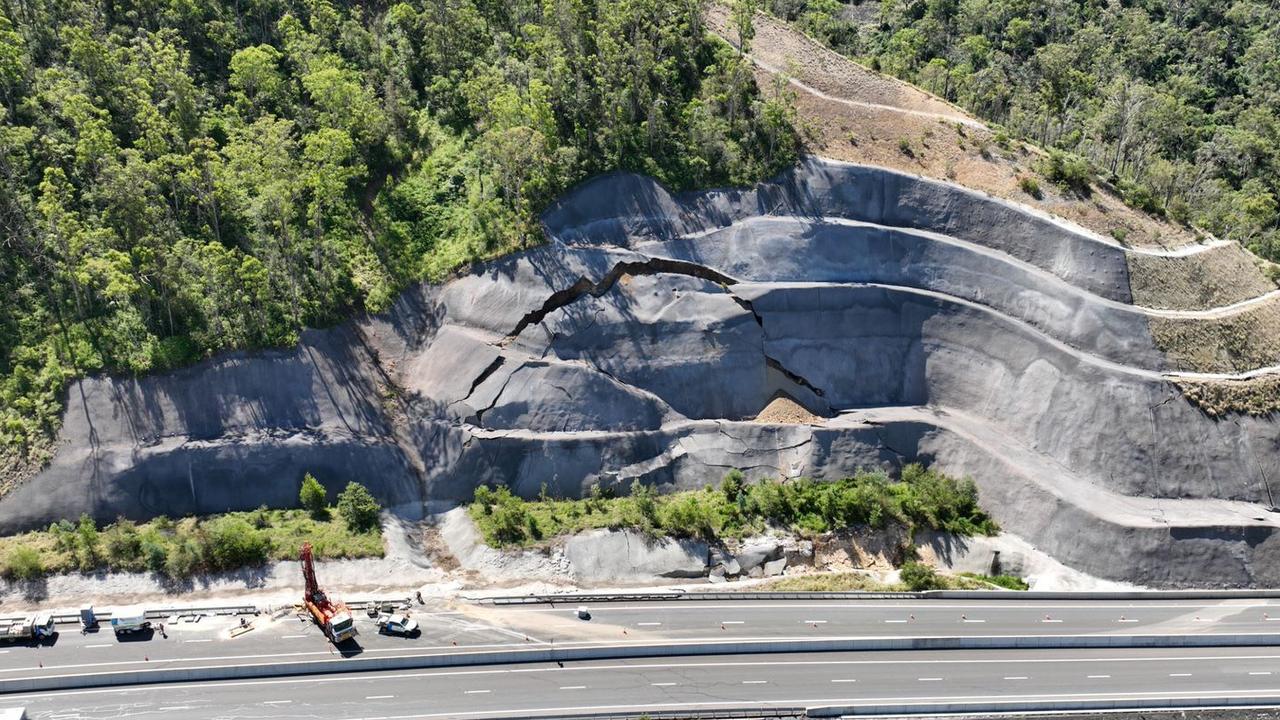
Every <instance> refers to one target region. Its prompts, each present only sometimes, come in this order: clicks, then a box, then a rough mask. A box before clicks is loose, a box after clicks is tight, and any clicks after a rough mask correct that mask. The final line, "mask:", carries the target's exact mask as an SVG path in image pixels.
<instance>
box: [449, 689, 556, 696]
mask: <svg viewBox="0 0 1280 720" xmlns="http://www.w3.org/2000/svg"><path fill="white" fill-rule="evenodd" d="M560 689H561V690H563V689H564V688H560ZM490 692H493V691H492V690H467V691H464V692H463V693H462V694H463V695H484V694H485V693H490Z"/></svg>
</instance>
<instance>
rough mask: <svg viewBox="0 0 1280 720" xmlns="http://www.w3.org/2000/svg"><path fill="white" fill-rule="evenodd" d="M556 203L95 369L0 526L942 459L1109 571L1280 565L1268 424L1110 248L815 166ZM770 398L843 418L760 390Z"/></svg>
mask: <svg viewBox="0 0 1280 720" xmlns="http://www.w3.org/2000/svg"><path fill="white" fill-rule="evenodd" d="M543 220H544V226H545V228H546V231H547V234H548V236H549V238H550V240H551V242H550V243H549V244H548V245H546V246H543V247H540V248H536V249H533V250H530V251H527V252H524V253H520V254H517V255H514V256H511V257H507V258H504V259H501V260H498V261H494V262H492V263H488V264H485V265H483V266H481V267H477V268H475V269H474V270H473V271H472V272H470V273H468V274H466V275H464V276H462V277H459V278H457V279H455V280H453V281H451V282H449V283H446V284H444V285H441V286H422V287H420V288H417V289H415V290H414V291H412V292H409V293H406V294H405V296H404V297H402V298H401V299H400V301H399V302H398V303H397V305H396V307H395V308H394V309H393V311H392V312H390V313H387V314H385V315H380V316H374V317H368V318H363V319H360V320H358V321H355V322H352V323H350V324H348V325H347V326H344V327H342V328H338V329H335V330H332V331H326V332H314V333H308V334H307V336H306V337H305V338H304V342H303V343H302V345H301V346H300V347H299V348H298V349H296V350H294V351H282V352H276V353H268V354H262V355H258V356H246V355H232V356H227V357H224V358H219V359H216V360H214V361H211V362H209V363H207V364H205V365H203V366H201V367H199V368H192V369H189V370H185V371H182V372H179V373H170V374H166V375H157V376H153V377H148V378H141V379H136V380H123V379H108V378H94V379H90V380H86V381H84V382H82V383H80V384H78V385H77V386H75V387H73V390H72V393H71V396H70V398H69V409H68V413H67V418H66V421H65V424H64V431H63V435H62V448H61V450H60V452H59V453H58V455H57V457H56V458H55V460H54V462H53V464H52V465H51V466H50V467H49V468H48V469H46V470H45V471H44V472H42V473H41V474H40V475H38V476H37V477H35V478H34V479H32V480H31V481H29V482H27V483H26V484H24V485H23V486H21V487H19V488H18V489H17V490H15V491H13V492H12V493H10V494H9V495H8V496H7V497H6V498H4V499H3V500H2V501H0V528H4V529H14V528H18V527H26V526H32V525H40V524H44V523H47V522H48V520H49V519H50V518H52V517H61V516H65V515H75V514H78V513H79V512H81V511H84V512H90V513H93V514H95V515H98V516H99V517H104V518H111V517H114V516H116V515H118V514H125V515H148V514H157V513H162V512H163V513H168V514H171V515H173V514H182V513H188V512H210V511H216V510H225V509H228V508H231V507H235V508H252V507H254V506H256V505H257V504H259V503H262V502H267V503H270V504H291V503H292V502H294V498H295V497H296V493H297V484H296V483H297V480H298V479H299V478H300V476H301V474H302V472H303V471H306V470H311V471H313V472H315V473H316V474H317V475H318V476H319V477H320V478H321V479H322V480H326V481H329V482H331V483H333V484H335V485H337V484H341V483H342V482H345V481H346V480H348V479H360V480H362V481H365V482H367V483H369V484H370V485H371V486H372V487H373V488H374V489H375V491H376V492H378V493H379V494H380V495H381V496H382V497H383V498H384V500H385V501H387V502H388V503H389V504H393V505H394V504H401V505H404V506H405V507H406V508H415V507H417V508H420V507H421V503H422V502H423V501H424V500H431V501H442V500H443V501H449V500H453V501H459V500H467V499H469V498H470V497H471V495H472V492H473V490H474V488H475V486H476V485H478V484H480V483H505V484H508V485H510V486H511V487H512V489H513V490H514V491H516V492H518V493H521V494H524V495H526V496H533V495H536V494H538V493H539V492H540V491H541V490H542V488H544V487H545V488H546V489H547V490H548V491H549V492H551V493H552V494H557V495H576V494H579V493H582V492H585V491H586V490H587V489H588V488H590V487H591V486H592V485H596V484H599V485H601V486H604V487H607V488H614V489H617V490H618V491H620V492H621V491H625V489H626V488H627V487H629V486H630V484H631V483H632V482H633V481H637V480H638V481H640V482H645V483H652V484H655V485H659V486H663V487H667V488H690V487H696V486H700V485H702V484H705V483H707V482H715V481H718V480H719V478H720V477H721V476H723V474H724V473H725V471H726V470H728V469H729V468H740V469H742V470H743V471H744V472H745V473H746V474H747V476H748V477H750V478H760V477H776V476H779V475H781V476H788V477H793V476H798V475H813V476H817V477H833V476H840V475H844V474H848V473H852V472H854V471H856V470H858V469H859V468H867V467H886V468H889V469H892V468H894V467H898V466H900V465H901V464H903V463H906V462H913V461H925V462H936V463H938V464H939V465H940V467H941V468H942V469H943V470H945V471H948V472H952V473H956V474H961V475H965V474H967V475H971V476H972V477H973V478H974V479H975V481H977V482H978V483H979V488H980V491H981V493H982V497H983V503H984V505H985V506H987V507H989V509H990V510H991V512H992V513H993V515H994V516H995V518H996V519H997V521H998V522H999V523H1000V524H1001V525H1002V526H1003V527H1004V528H1005V529H1006V530H1009V531H1011V532H1014V533H1016V534H1019V535H1022V536H1024V537H1028V538H1031V539H1032V540H1033V541H1034V542H1035V543H1036V544H1037V545H1038V546H1041V547H1043V548H1045V549H1046V550H1047V551H1048V552H1050V553H1051V554H1053V555H1055V556H1056V557H1059V558H1061V559H1062V560H1063V561H1064V562H1067V563H1068V564H1069V565H1072V566H1074V567H1077V568H1079V569H1081V570H1083V571H1086V572H1089V573H1091V574H1096V575H1099V576H1102V577H1106V578H1111V579H1120V580H1128V581H1132V582H1140V583H1143V584H1154V585H1219V586H1220V585H1231V586H1239V585H1253V584H1267V585H1270V584H1275V583H1277V582H1280V563H1277V562H1275V561H1273V560H1271V559H1270V558H1271V557H1273V556H1275V553H1274V551H1273V550H1272V549H1271V545H1272V544H1274V542H1280V540H1276V538H1280V534H1278V533H1277V530H1280V522H1277V519H1276V518H1275V517H1274V516H1273V515H1272V514H1271V513H1269V512H1268V511H1267V510H1266V509H1265V507H1266V506H1269V505H1271V504H1273V497H1272V488H1271V486H1270V481H1271V479H1272V478H1270V477H1269V476H1268V472H1269V470H1268V469H1269V468H1273V467H1276V466H1277V465H1278V464H1280V425H1278V424H1277V423H1275V422H1273V421H1269V420H1266V419H1262V418H1254V417H1238V418H1233V422H1230V423H1221V422H1217V421H1215V420H1213V419H1211V418H1209V417H1208V416H1206V415H1205V414H1204V413H1203V412H1201V411H1200V410H1199V409H1197V408H1196V407H1194V406H1193V405H1191V404H1190V403H1189V402H1187V401H1186V400H1185V399H1184V398H1183V397H1182V396H1181V394H1180V393H1179V392H1178V391H1177V389H1176V388H1175V387H1174V385H1173V384H1172V383H1171V382H1170V377H1171V375H1172V374H1173V373H1176V371H1177V367H1178V365H1177V361H1176V360H1177V359H1176V358H1174V359H1171V358H1170V357H1169V356H1168V355H1166V354H1165V353H1164V352H1162V351H1161V350H1160V349H1159V348H1158V347H1157V346H1156V343H1155V341H1154V340H1153V338H1152V335H1151V331H1150V325H1151V322H1152V320H1153V319H1156V318H1161V317H1164V315H1165V314H1167V313H1166V312H1165V311H1154V310H1150V309H1144V308H1141V307H1137V306H1135V305H1133V304H1132V303H1133V297H1132V295H1131V293H1130V284H1129V270H1128V268H1129V266H1128V262H1127V255H1128V252H1129V251H1127V250H1126V249H1125V248H1122V247H1120V246H1119V245H1117V244H1116V243H1114V242H1113V241H1110V240H1108V239H1106V238H1101V237H1098V236H1096V235H1094V234H1091V233H1087V232H1084V231H1081V230H1079V229H1078V228H1076V227H1074V226H1072V225H1070V224H1067V223H1063V222H1059V221H1054V220H1052V219H1050V218H1048V217H1047V216H1043V215H1038V214H1034V213H1030V212H1028V211H1026V210H1023V209H1021V208H1019V207H1017V206H1015V205H1013V204H1010V203H1007V202H1003V201H999V200H996V199H992V198H990V197H986V196H983V195H981V194H978V193H974V192H971V191H967V190H964V189H962V188H959V187H957V186H954V185H949V184H945V183H939V182H933V181H927V180H923V179H920V178H918V177H913V176H909V175H904V174H900V173H895V172H891V171H887V170H884V169H880V168H873V167H866V166H861V165H852V164H847V163H838V162H834V161H827V160H820V159H809V160H806V161H805V162H804V163H802V164H801V166H799V167H797V168H796V169H795V170H794V171H792V172H789V173H786V174H784V175H783V176H781V177H779V178H777V179H776V180H774V181H772V182H769V183H764V184H761V185H759V186H757V187H755V188H752V189H746V190H726V191H712V192H705V193H697V194H691V195H671V194H670V193H668V192H667V191H666V190H664V189H663V188H662V187H660V186H658V185H657V184H656V183H654V182H653V181H652V180H650V179H647V178H644V177H640V176H636V175H625V174H618V175H612V176H607V177H603V178H598V179H596V180H594V181H592V182H589V183H587V184H585V185H583V186H582V187H580V188H579V189H577V190H576V191H574V192H573V193H571V194H569V195H568V196H566V197H565V198H563V199H562V200H561V201H560V202H558V203H556V205H555V206H554V207H552V208H551V209H550V210H548V212H547V213H546V214H545V215H544V218H543ZM1197 312H1199V313H1200V314H1201V315H1204V317H1200V318H1199V319H1201V320H1204V319H1207V318H1210V317H1212V316H1213V314H1214V312H1216V311H1210V312H1208V313H1207V314H1206V313H1205V312H1204V311H1197ZM1210 377H1213V378H1232V377H1236V376H1235V375H1230V374H1221V375H1213V376H1210ZM1196 379H1200V378H1196ZM780 394H784V395H785V396H787V397H789V398H791V399H793V400H794V401H795V404H796V406H799V407H804V408H808V409H809V412H811V413H812V414H813V415H815V416H822V417H824V418H827V419H825V420H824V421H823V422H821V423H820V424H808V423H804V422H801V421H803V420H807V419H808V418H805V417H803V416H802V415H801V414H800V413H798V412H796V411H795V408H794V407H792V408H790V410H789V411H786V412H780V411H782V410H783V408H781V407H779V406H778V404H777V403H774V406H773V407H771V408H770V407H768V406H770V403H773V402H774V401H775V399H776V398H778V397H779V396H780ZM762 408H767V409H766V417H765V418H764V420H769V419H770V417H769V416H770V415H772V416H773V417H774V418H776V419H777V420H780V421H782V422H761V421H760V420H761V418H760V417H759V415H760V413H761V409H762Z"/></svg>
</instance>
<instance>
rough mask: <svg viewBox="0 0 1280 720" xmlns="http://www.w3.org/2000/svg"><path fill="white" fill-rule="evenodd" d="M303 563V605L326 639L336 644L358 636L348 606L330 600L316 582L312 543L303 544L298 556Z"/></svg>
mask: <svg viewBox="0 0 1280 720" xmlns="http://www.w3.org/2000/svg"><path fill="white" fill-rule="evenodd" d="M298 559H299V560H300V561H301V562H302V578H303V580H304V581H305V582H306V585H307V587H306V589H305V590H304V591H303V595H302V604H303V605H305V606H306V608H307V612H309V613H311V618H312V619H313V620H315V621H316V624H317V625H319V626H320V629H321V630H323V631H324V634H325V636H326V637H328V638H329V639H330V640H332V641H333V642H335V643H340V642H342V641H343V640H348V639H350V638H353V637H355V636H356V622H355V619H354V618H353V617H351V611H350V610H348V609H347V606H346V605H343V604H342V603H340V602H335V601H333V600H330V599H329V596H328V595H326V594H325V592H324V590H323V589H322V588H321V587H320V583H319V582H317V581H316V566H315V562H314V561H313V560H312V557H311V543H302V553H301V554H300V555H299V556H298Z"/></svg>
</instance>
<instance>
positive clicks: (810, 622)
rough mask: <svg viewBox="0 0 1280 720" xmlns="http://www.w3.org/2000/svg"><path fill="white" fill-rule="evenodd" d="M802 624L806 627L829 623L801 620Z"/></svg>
mask: <svg viewBox="0 0 1280 720" xmlns="http://www.w3.org/2000/svg"><path fill="white" fill-rule="evenodd" d="M800 622H802V623H804V624H805V625H823V624H825V623H826V622H827V621H826V620H801V621H800Z"/></svg>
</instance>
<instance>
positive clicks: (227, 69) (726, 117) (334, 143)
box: [0, 0, 798, 462]
mask: <svg viewBox="0 0 1280 720" xmlns="http://www.w3.org/2000/svg"><path fill="white" fill-rule="evenodd" d="M704 4H705V0H501V1H495V0H406V1H405V2H394V3H391V2H372V3H341V2H331V1H330V0H270V1H267V0H249V1H248V2H239V1H237V2H230V1H229V0H209V1H208V2H199V3H189V2H178V1H177V0H120V1H117V2H110V3H105V4H103V3H96V2H90V1H89V0H60V1H58V2H54V1H53V0H30V1H28V2H20V3H17V2H8V1H7V0H0V243H2V244H3V247H2V249H0V450H2V451H5V452H6V453H7V457H8V458H9V460H10V462H12V461H14V460H15V459H17V460H25V461H27V462H39V461H40V460H42V459H44V457H46V456H47V447H48V442H49V439H50V438H51V437H52V435H53V433H54V432H55V431H56V428H57V423H58V417H59V413H60V409H61V407H60V397H61V392H62V390H63V388H64V387H65V386H66V383H67V382H68V380H70V379H72V378H75V377H77V376H80V375H82V374H84V373H89V372H96V371H114V372H144V371H149V370H155V369H163V368H169V367H175V366H178V365H181V364H184V363H188V362H191V361H193V360H195V359H198V358H201V357H205V356H208V355H209V354H211V353H214V352H216V351H219V350H222V349H226V348H254V347H261V346H271V345H282V344H289V343H292V342H295V340H296V338H297V332H298V330H299V328H301V327H303V326H306V325H324V324H329V323H333V322H336V321H338V320H340V319H341V318H342V317H344V316H345V315H346V314H347V313H350V312H352V311H357V310H375V311H376V310H379V309H381V308H384V307H386V306H387V305H388V304H389V303H390V301H391V300H392V298H393V297H394V296H395V295H396V293H397V292H398V291H399V290H400V289H402V288H403V287H404V286H405V285H406V284H408V283H411V282H414V281H417V280H420V279H424V278H425V279H438V278H441V277H443V276H444V275H445V274H446V273H447V272H449V271H450V270H452V269H454V268H456V267H458V266H459V265H461V264H463V263H466V262H469V261H472V260H475V259H480V258H485V257H489V256H493V255H495V254H499V253H503V252H507V251H510V250H512V249H517V248H520V247H524V246H527V245H529V244H531V243H534V242H537V241H538V240H539V239H540V237H539V229H538V225H537V214H538V213H539V211H540V210H541V209H543V208H544V207H545V206H546V205H547V203H548V202H549V201H550V200H551V199H552V198H554V197H555V196H556V195H557V194H559V193H561V192H563V191H564V190H566V189H567V188H569V187H570V186H572V185H573V184H575V183H578V182H580V181H581V180H583V179H585V178H587V177H589V176H591V175H593V174H596V173H600V172H604V171H609V170H614V169H628V170H635V171H640V172H645V173H649V174H652V175H654V176H656V177H658V178H659V179H660V180H661V181H663V182H665V183H667V184H669V185H671V186H674V187H676V188H688V187H693V186H705V185H713V184H728V183H743V182H748V181H751V180H755V179H759V178H761V177H763V176H766V175H768V174H771V173H773V172H775V171H777V170H778V169H780V168H781V167H783V166H785V165H787V164H789V163H790V162H792V161H793V160H794V158H795V154H796V151H797V145H798V142H797V137H796V133H795V131H794V130H793V129H792V126H791V115H792V113H791V110H790V108H789V106H788V105H787V104H786V102H785V100H783V99H780V98H776V97H768V98H766V97H762V96H761V95H760V93H759V92H758V90H757V88H756V87H755V84H754V82H753V80H752V75H751V71H750V68H749V67H748V66H747V65H746V64H745V63H744V62H743V61H742V60H741V59H740V58H739V57H738V56H737V55H736V54H735V53H734V52H733V51H732V50H731V49H730V48H728V46H727V45H725V44H724V43H721V42H719V41H718V40H716V39H714V38H713V37H712V36H710V35H708V33H707V32H706V31H705V29H704V28H703V25H702V12H703V10H704Z"/></svg>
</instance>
